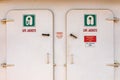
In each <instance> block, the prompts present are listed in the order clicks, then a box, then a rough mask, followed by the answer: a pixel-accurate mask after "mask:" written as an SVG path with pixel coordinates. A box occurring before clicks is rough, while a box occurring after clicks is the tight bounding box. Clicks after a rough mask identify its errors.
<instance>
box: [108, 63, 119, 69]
mask: <svg viewBox="0 0 120 80" xmlns="http://www.w3.org/2000/svg"><path fill="white" fill-rule="evenodd" d="M107 66H112V67H115V68H117V67H119V66H120V63H114V64H107Z"/></svg>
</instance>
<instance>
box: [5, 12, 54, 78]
mask: <svg viewBox="0 0 120 80" xmlns="http://www.w3.org/2000/svg"><path fill="white" fill-rule="evenodd" d="M7 19H8V20H7V21H8V22H7V30H6V32H7V58H6V59H7V61H6V63H7V64H5V65H6V67H7V68H6V70H7V77H6V78H7V80H53V14H52V12H51V11H49V10H13V11H10V12H8V15H7Z"/></svg>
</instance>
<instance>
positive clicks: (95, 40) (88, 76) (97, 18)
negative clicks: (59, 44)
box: [66, 10, 115, 80]
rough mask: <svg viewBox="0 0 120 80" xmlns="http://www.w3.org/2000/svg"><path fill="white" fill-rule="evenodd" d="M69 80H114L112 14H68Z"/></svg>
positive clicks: (70, 12) (99, 11)
mask: <svg viewBox="0 0 120 80" xmlns="http://www.w3.org/2000/svg"><path fill="white" fill-rule="evenodd" d="M66 18H67V19H66V20H67V21H66V24H67V80H114V66H115V65H114V40H113V39H114V32H113V31H114V22H113V21H109V20H107V19H109V18H110V19H112V18H113V13H112V12H111V11H109V10H71V11H69V12H68V13H67V17H66Z"/></svg>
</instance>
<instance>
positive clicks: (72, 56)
mask: <svg viewBox="0 0 120 80" xmlns="http://www.w3.org/2000/svg"><path fill="white" fill-rule="evenodd" d="M70 64H74V55H73V54H71V55H70Z"/></svg>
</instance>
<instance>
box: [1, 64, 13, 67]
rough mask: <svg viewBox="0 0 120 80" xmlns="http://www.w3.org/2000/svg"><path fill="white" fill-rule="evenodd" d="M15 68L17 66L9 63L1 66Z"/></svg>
mask: <svg viewBox="0 0 120 80" xmlns="http://www.w3.org/2000/svg"><path fill="white" fill-rule="evenodd" d="M13 66H15V65H14V64H7V63H2V64H1V67H2V68H7V67H13Z"/></svg>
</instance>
